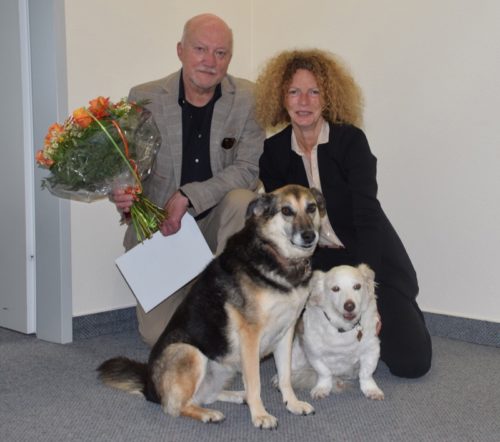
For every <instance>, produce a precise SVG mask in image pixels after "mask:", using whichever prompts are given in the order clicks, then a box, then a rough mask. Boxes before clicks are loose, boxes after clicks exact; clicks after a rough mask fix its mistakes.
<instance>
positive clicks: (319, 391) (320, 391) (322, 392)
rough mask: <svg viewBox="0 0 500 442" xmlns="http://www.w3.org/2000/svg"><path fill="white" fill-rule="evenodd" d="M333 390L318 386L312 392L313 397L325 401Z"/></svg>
mask: <svg viewBox="0 0 500 442" xmlns="http://www.w3.org/2000/svg"><path fill="white" fill-rule="evenodd" d="M331 391H332V389H331V387H325V386H322V385H319V386H318V385H316V387H314V388H313V389H312V390H311V397H312V398H313V399H324V398H326V397H327V396H329V395H330V393H331Z"/></svg>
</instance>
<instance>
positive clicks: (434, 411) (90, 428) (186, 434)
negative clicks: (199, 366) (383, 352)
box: [0, 328, 500, 442]
mask: <svg viewBox="0 0 500 442" xmlns="http://www.w3.org/2000/svg"><path fill="white" fill-rule="evenodd" d="M433 345H434V362H433V367H432V370H431V372H430V373H429V374H428V375H426V376H425V377H423V378H421V379H417V380H408V379H399V378H396V377H394V376H392V375H391V374H390V373H389V371H388V369H387V367H386V366H385V365H384V364H383V363H382V362H381V363H380V364H379V367H378V369H377V372H376V375H375V378H376V380H377V382H378V384H379V386H380V387H381V388H382V389H383V390H384V392H385V400H384V401H381V402H378V401H370V400H368V399H365V398H364V396H363V395H362V393H361V392H360V390H359V388H358V385H357V384H353V386H352V387H351V388H349V389H347V390H346V391H344V392H342V393H339V394H335V395H333V396H330V397H329V398H327V399H323V400H315V401H312V400H311V403H312V404H313V405H314V407H315V409H316V414H315V415H314V416H300V417H299V416H293V415H291V414H289V413H288V412H287V411H286V410H285V408H284V406H283V405H282V404H281V400H280V395H279V393H278V392H277V391H276V390H274V389H273V388H272V387H271V386H270V378H271V376H272V375H273V374H274V372H275V367H274V361H273V360H272V359H268V360H266V361H264V362H263V364H262V368H261V373H262V384H263V391H262V396H263V400H264V403H265V405H266V407H267V409H268V410H269V412H271V413H272V414H274V415H275V416H276V417H277V418H278V419H279V427H278V429H277V430H273V431H269V430H259V429H256V428H254V427H253V426H252V424H251V421H250V417H249V412H248V409H247V407H246V406H244V405H234V404H226V403H216V404H214V407H213V408H217V409H219V410H221V411H223V412H224V413H225V415H226V419H225V421H223V422H222V423H220V424H202V423H199V422H195V421H192V420H190V419H186V418H172V417H170V416H166V415H164V414H163V412H162V411H161V409H160V407H159V406H158V405H156V404H153V403H149V402H147V401H145V400H144V399H142V398H141V397H140V396H137V395H129V394H127V393H124V392H121V391H116V390H113V389H110V388H107V387H104V386H102V385H101V384H100V383H99V382H98V380H97V378H96V372H95V368H96V367H97V366H98V365H99V363H100V362H102V361H103V360H105V359H107V358H109V357H111V356H116V355H126V356H129V357H133V358H137V359H140V360H145V359H146V358H147V355H148V349H147V348H146V346H145V345H144V344H143V343H142V342H141V341H140V339H139V337H138V335H137V333H135V332H133V331H123V332H119V333H114V334H110V335H105V336H99V337H93V338H88V339H81V340H78V341H76V342H74V343H72V344H68V345H58V344H51V343H47V342H44V341H40V340H37V339H36V338H34V337H32V336H25V335H22V334H18V333H14V332H11V331H8V330H5V329H1V328H0V440H1V441H3V442H22V441H42V442H44V441H50V442H55V441H137V442H139V441H179V442H181V441H186V442H187V441H189V442H193V441H217V442H224V441H264V440H265V441H271V442H272V441H288V442H291V441H454V442H459V441H496V442H497V441H500V348H497V347H489V346H481V345H477V344H470V343H465V342H461V341H454V340H450V339H445V338H438V337H435V338H433ZM240 383H241V381H240V380H237V381H236V384H237V385H235V386H236V387H238V386H240V385H238V384H240ZM298 396H299V397H300V398H301V399H307V398H308V392H306V391H299V392H298Z"/></svg>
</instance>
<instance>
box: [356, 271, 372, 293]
mask: <svg viewBox="0 0 500 442" xmlns="http://www.w3.org/2000/svg"><path fill="white" fill-rule="evenodd" d="M358 270H359V271H360V273H361V275H363V278H364V280H365V282H366V286H367V287H368V291H369V293H371V294H375V272H374V271H373V270H372V269H371V268H370V267H369V266H368V265H367V264H360V265H359V266H358Z"/></svg>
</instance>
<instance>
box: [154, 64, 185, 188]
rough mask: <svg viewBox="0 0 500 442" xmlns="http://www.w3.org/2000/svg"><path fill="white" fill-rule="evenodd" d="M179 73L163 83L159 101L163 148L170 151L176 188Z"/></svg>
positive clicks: (179, 136) (179, 163)
mask: <svg viewBox="0 0 500 442" xmlns="http://www.w3.org/2000/svg"><path fill="white" fill-rule="evenodd" d="M180 73H181V71H178V72H176V73H175V74H173V75H171V76H169V77H168V78H167V79H166V81H165V92H166V93H165V94H164V95H163V97H162V100H161V106H162V111H161V112H162V114H161V118H162V121H161V122H159V124H164V127H165V131H164V132H163V133H164V134H165V133H166V136H167V142H166V143H165V144H164V148H167V149H169V150H170V155H171V158H172V161H173V172H174V177H175V182H176V185H177V187H179V186H180V182H181V168H182V112H181V108H180V106H179V101H178V100H179V80H180Z"/></svg>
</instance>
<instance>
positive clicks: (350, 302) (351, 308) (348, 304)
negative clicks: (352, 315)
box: [344, 300, 356, 312]
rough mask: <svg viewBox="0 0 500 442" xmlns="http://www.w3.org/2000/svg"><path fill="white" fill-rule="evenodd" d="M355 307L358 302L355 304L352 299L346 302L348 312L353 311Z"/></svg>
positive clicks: (345, 307) (345, 306) (345, 308)
mask: <svg viewBox="0 0 500 442" xmlns="http://www.w3.org/2000/svg"><path fill="white" fill-rule="evenodd" d="M355 308H356V304H354V302H352V301H351V300H349V301H346V302H345V303H344V310H345V311H346V312H352V311H353V310H354V309H355Z"/></svg>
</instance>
